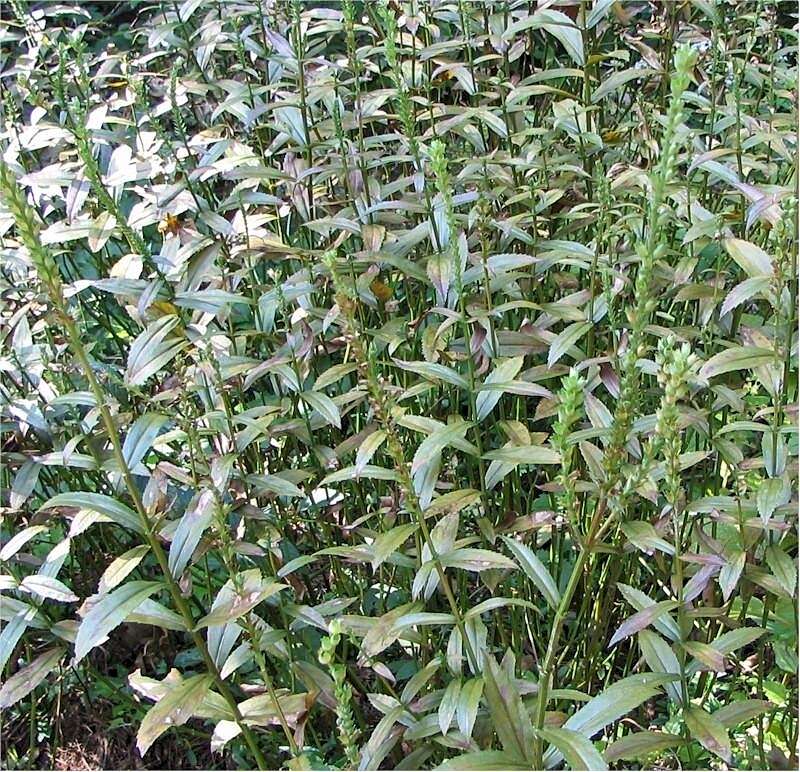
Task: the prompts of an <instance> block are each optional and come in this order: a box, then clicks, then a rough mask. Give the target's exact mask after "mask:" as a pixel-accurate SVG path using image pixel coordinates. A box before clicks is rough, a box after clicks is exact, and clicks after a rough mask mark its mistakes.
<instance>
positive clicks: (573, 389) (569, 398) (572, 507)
mask: <svg viewBox="0 0 800 772" xmlns="http://www.w3.org/2000/svg"><path fill="white" fill-rule="evenodd" d="M585 387H586V379H585V378H583V377H582V376H580V375H578V372H577V370H575V368H573V369H572V370H570V372H569V375H567V376H566V377H565V378H564V380H563V381H562V387H561V392H560V394H559V404H558V418H557V419H556V422H555V424H554V425H553V436H552V440H551V441H552V443H553V447H554V448H555V449H556V450H557V451H558V452H559V453H560V455H561V475H560V480H559V482H560V483H561V487H562V493H561V497H560V506H561V509H562V512H563V514H564V515H565V516H566V517H567V518H569V519H573V518H574V515H575V513H576V511H577V495H576V492H575V479H574V476H573V474H572V459H573V455H574V452H575V446H574V445H572V444H570V443H569V440H568V438H569V434H570V432H571V431H572V427H573V426H574V425H575V423H576V421H578V419H579V418H580V417H581V412H582V409H583V390H584V388H585Z"/></svg>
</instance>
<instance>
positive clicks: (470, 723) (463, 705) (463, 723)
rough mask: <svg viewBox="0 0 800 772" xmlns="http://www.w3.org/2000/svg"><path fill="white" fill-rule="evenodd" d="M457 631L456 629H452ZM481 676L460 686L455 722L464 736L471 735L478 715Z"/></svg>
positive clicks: (482, 683)
mask: <svg viewBox="0 0 800 772" xmlns="http://www.w3.org/2000/svg"><path fill="white" fill-rule="evenodd" d="M453 632H454V633H457V632H458V630H454V631H453ZM483 686H484V681H483V678H481V677H477V678H470V679H469V680H468V681H467V682H466V683H465V684H464V686H463V687H462V689H461V694H460V695H459V697H458V705H457V706H456V723H457V724H458V729H459V731H460V732H461V733H462V734H463V735H464V736H465V737H472V728H473V727H474V726H475V719H476V718H477V717H478V705H479V704H480V701H481V696H482V695H483Z"/></svg>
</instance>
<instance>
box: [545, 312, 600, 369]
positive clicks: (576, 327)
mask: <svg viewBox="0 0 800 772" xmlns="http://www.w3.org/2000/svg"><path fill="white" fill-rule="evenodd" d="M591 328H592V323H591V322H575V323H574V324H570V325H569V326H568V327H565V328H564V329H563V330H562V331H561V332H560V333H559V334H558V335H557V336H556V337H555V339H554V340H553V342H552V343H551V344H550V350H549V352H548V354H547V367H548V368H552V367H553V365H554V364H556V362H558V360H559V359H561V357H563V356H564V354H566V353H567V351H569V349H571V348H572V347H573V346H574V345H575V344H576V343H577V342H578V341H579V340H580V339H581V338H582V337H583V336H584V335H585V334H586V333H587V332H589V330H590V329H591Z"/></svg>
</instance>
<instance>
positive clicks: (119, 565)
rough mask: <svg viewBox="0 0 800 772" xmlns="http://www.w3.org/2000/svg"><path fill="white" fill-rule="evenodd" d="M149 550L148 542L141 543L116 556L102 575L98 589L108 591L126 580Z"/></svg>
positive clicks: (100, 591) (103, 591)
mask: <svg viewBox="0 0 800 772" xmlns="http://www.w3.org/2000/svg"><path fill="white" fill-rule="evenodd" d="M149 551H150V546H149V545H148V544H140V545H138V546H137V547H132V548H131V549H129V550H127V552H123V553H122V554H121V555H120V556H119V557H118V558H114V560H112V561H111V563H110V564H109V566H108V568H107V569H106V570H105V571H104V572H103V575H102V576H101V577H100V582H99V584H98V585H97V591H98V592H99V593H106V592H108V591H109V590H113V589H114V588H115V587H116V586H117V585H118V584H121V583H122V582H124V581H125V578H126V577H127V576H128V575H129V574H130V573H131V572H132V571H133V570H134V569H135V568H136V566H138V565H139V563H141V562H142V559H143V558H144V556H145V555H146V554H147V553H148V552H149Z"/></svg>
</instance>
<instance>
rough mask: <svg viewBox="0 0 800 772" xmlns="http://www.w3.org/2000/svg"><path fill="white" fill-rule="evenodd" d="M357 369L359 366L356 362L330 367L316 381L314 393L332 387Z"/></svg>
mask: <svg viewBox="0 0 800 772" xmlns="http://www.w3.org/2000/svg"><path fill="white" fill-rule="evenodd" d="M357 367H358V365H356V363H355V362H346V363H345V364H341V365H334V366H333V367H329V368H328V369H327V370H325V372H323V373H322V374H321V375H320V376H319V378H317V380H316V381H314V385H313V386H312V388H313V389H314V391H322V390H323V389H324V388H325V387H326V386H331V385H332V384H334V383H336V382H337V381H339V380H341V379H342V378H344V377H345V375H349V374H350V373H352V372H353V371H354V370H355V369H356V368H357Z"/></svg>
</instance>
